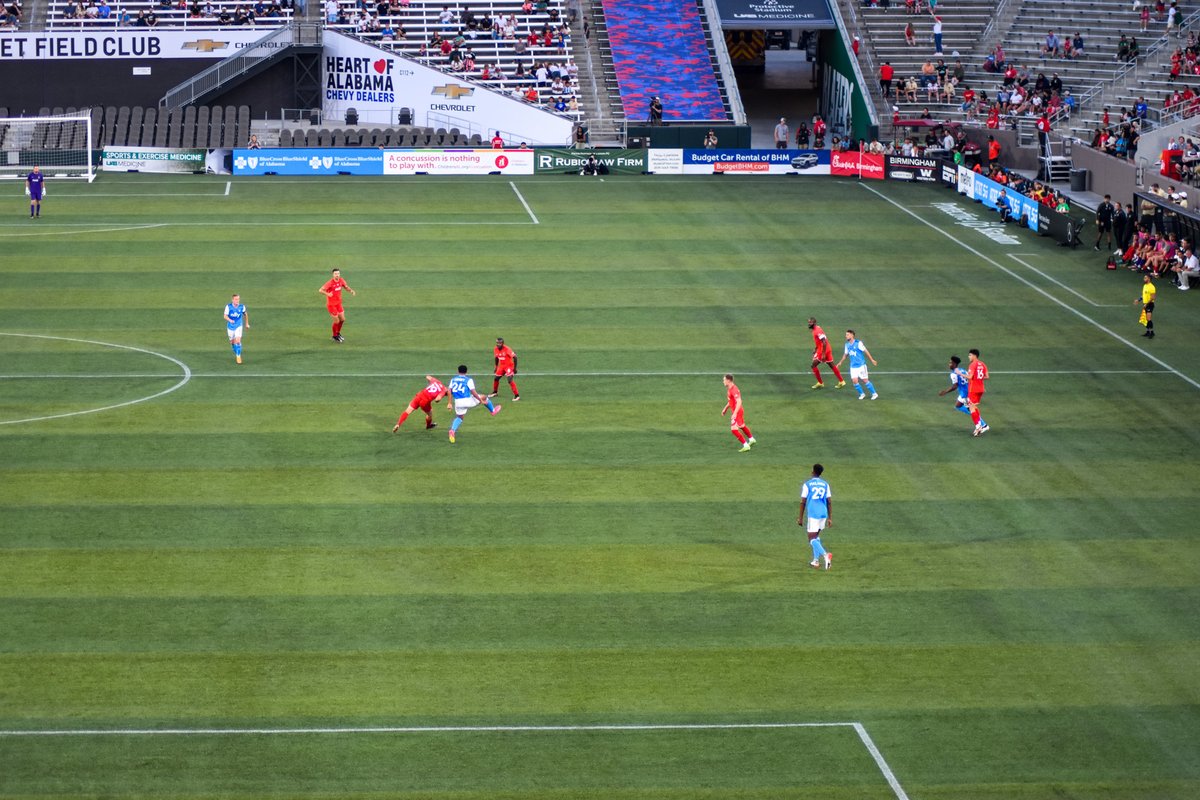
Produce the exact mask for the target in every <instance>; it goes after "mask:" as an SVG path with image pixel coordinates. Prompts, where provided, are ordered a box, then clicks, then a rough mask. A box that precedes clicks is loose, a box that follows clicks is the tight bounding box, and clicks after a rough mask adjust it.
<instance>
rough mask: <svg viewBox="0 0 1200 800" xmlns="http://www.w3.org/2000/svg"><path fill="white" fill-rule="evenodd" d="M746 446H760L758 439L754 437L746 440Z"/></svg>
mask: <svg viewBox="0 0 1200 800" xmlns="http://www.w3.org/2000/svg"><path fill="white" fill-rule="evenodd" d="M746 444H748V445H755V444H758V439H755V438H754V437H753V436H751V437H750V438H749V439H747V440H746Z"/></svg>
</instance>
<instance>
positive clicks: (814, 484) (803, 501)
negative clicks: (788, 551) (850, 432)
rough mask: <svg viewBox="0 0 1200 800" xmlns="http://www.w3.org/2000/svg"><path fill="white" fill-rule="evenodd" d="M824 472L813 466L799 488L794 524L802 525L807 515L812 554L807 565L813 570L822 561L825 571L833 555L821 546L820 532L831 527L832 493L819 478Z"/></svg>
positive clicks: (826, 484) (831, 561) (820, 468)
mask: <svg viewBox="0 0 1200 800" xmlns="http://www.w3.org/2000/svg"><path fill="white" fill-rule="evenodd" d="M824 471H825V468H824V467H823V466H821V465H820V464H813V471H812V477H811V478H809V479H808V480H806V481H805V482H804V483H803V485H801V487H800V514H799V516H798V517H797V518H796V524H797V525H803V524H804V517H805V513H806V512H807V514H808V543H809V544H810V545H811V546H812V552H813V560H812V561H810V562H809V563H808V565H809V566H810V567H812V568H813V569H820V568H821V560H822V559H824V560H825V569H829V566H830V565H831V564H832V563H833V553H830V552H829V551H828V550H826V549H825V546H824V545H823V544H821V531H823V530H825V528H832V527H833V492H832V491H830V489H829V482H828V481H826V480H825V479H824V478H822V477H821V473H823V472H824Z"/></svg>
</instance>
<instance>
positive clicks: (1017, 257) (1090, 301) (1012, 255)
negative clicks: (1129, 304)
mask: <svg viewBox="0 0 1200 800" xmlns="http://www.w3.org/2000/svg"><path fill="white" fill-rule="evenodd" d="M1007 255H1008V257H1009V258H1011V259H1012V260H1013V261H1016V262H1017V263H1018V264H1020V265H1021V266H1023V267H1025V268H1026V269H1030V270H1033V271H1034V272H1036V273H1037V274H1038V275H1041V276H1042V277H1043V278H1045V279H1046V280H1048V281H1050V282H1051V283H1053V284H1055V285H1056V286H1061V287H1062V288H1064V289H1066V290H1067V291H1068V292H1070V293H1071V294H1073V295H1075V296H1076V297H1078V298H1079V299H1080V300H1082V301H1083V302H1085V303H1088V304H1090V305H1091V306H1092V307H1093V308H1125V304H1124V303H1120V304H1117V303H1110V304H1104V303H1097V302H1096V301H1095V300H1093V299H1091V298H1090V297H1087V296H1086V295H1083V294H1081V293H1079V292H1077V291H1075V290H1074V289H1072V288H1071V287H1070V286H1067V285H1066V284H1065V283H1062V282H1061V281H1058V280H1055V279H1054V278H1051V277H1050V276H1049V275H1047V274H1046V273H1044V272H1042V271H1041V270H1040V269H1038V268H1037V267H1035V266H1033V265H1032V264H1030V263H1028V262H1027V261H1025V260H1023V259H1022V258H1020V256H1031V255H1037V254H1036V253H1008V254H1007Z"/></svg>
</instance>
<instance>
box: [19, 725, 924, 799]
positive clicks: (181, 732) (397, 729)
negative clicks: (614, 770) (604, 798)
mask: <svg viewBox="0 0 1200 800" xmlns="http://www.w3.org/2000/svg"><path fill="white" fill-rule="evenodd" d="M780 728H850V729H851V730H853V731H854V732H855V733H856V734H858V738H859V741H861V742H862V744H863V746H864V747H865V748H866V749H867V753H869V754H870V756H871V759H872V760H873V761H874V762H875V766H876V767H877V768H878V769H879V772H880V773H881V774H882V775H883V778H884V780H886V781H887V783H888V786H889V787H891V789H892V793H893V794H895V796H896V800H909V797H908V794H907V793H906V792H905V791H904V787H903V786H901V785H900V781H899V779H898V778H897V777H896V773H895V772H893V771H892V768H891V767H890V766H889V765H888V763H887V760H886V759H884V757H883V753H881V752H880V751H879V748H878V747H877V746H876V745H875V741H874V740H873V739H872V738H871V735H870V734H868V733H867V729H866V727H865V726H864V725H863V724H862V723H861V722H742V723H717V722H714V723H694V724H678V725H671V724H661V725H654V724H646V725H637V724H631V725H446V726H432V725H431V726H411V727H409V726H394V727H393V726H378V727H344V728H112V729H104V728H95V729H77V730H30V731H22V730H7V731H6V730H0V737H6V736H9V737H16V736H30V737H32V736H296V735H306V734H307V735H329V734H379V733H409V734H420V733H579V732H588V731H593V732H596V731H608V732H637V731H643V732H644V731H706V730H707V731H717V730H771V729H780Z"/></svg>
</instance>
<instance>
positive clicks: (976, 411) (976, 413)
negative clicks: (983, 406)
mask: <svg viewBox="0 0 1200 800" xmlns="http://www.w3.org/2000/svg"><path fill="white" fill-rule="evenodd" d="M971 421H972V422H974V423H975V424H976V425H978V424H979V409H978V408H975V409H972V410H971Z"/></svg>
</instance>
